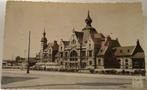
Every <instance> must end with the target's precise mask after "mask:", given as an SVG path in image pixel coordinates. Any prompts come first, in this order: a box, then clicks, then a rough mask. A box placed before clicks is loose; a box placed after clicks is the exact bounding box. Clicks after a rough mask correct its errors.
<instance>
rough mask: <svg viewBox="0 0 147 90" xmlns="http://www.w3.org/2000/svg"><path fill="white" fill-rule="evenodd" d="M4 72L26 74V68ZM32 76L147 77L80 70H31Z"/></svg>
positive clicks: (5, 70) (143, 77)
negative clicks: (83, 71)
mask: <svg viewBox="0 0 147 90" xmlns="http://www.w3.org/2000/svg"><path fill="white" fill-rule="evenodd" d="M3 72H7V73H10V72H11V73H13V72H15V73H18V74H24V73H26V70H20V69H3ZM29 75H30V76H32V75H45V76H46V75H62V76H76V77H97V78H115V79H133V78H136V77H141V78H142V79H145V76H131V75H110V74H107V75H106V74H105V75H104V74H91V73H78V72H55V71H35V70H30V73H29Z"/></svg>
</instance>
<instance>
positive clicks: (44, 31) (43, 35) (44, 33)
mask: <svg viewBox="0 0 147 90" xmlns="http://www.w3.org/2000/svg"><path fill="white" fill-rule="evenodd" d="M45 35H46V33H45V28H44V32H43V36H44V37H45Z"/></svg>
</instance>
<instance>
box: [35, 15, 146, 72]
mask: <svg viewBox="0 0 147 90" xmlns="http://www.w3.org/2000/svg"><path fill="white" fill-rule="evenodd" d="M85 23H86V26H85V27H84V28H83V29H82V30H81V31H80V32H79V31H76V30H74V29H73V30H72V35H71V38H70V39H69V41H65V40H63V39H61V40H60V42H58V43H57V41H54V42H53V43H48V40H47V38H46V33H45V31H44V32H43V37H42V39H41V47H42V48H41V50H40V52H39V54H38V55H37V57H38V58H39V62H55V63H58V64H59V65H60V66H61V68H62V69H75V70H78V69H90V70H91V69H95V70H104V69H118V70H128V71H132V70H135V69H139V70H142V69H143V70H145V56H144V50H143V49H142V47H141V45H140V43H139V40H136V45H133V46H121V45H120V43H119V40H118V39H117V38H116V39H112V38H111V37H110V36H105V35H103V34H102V33H99V32H97V30H96V29H95V28H94V27H93V26H92V25H91V23H92V19H91V17H90V14H89V12H88V15H87V17H86V19H85Z"/></svg>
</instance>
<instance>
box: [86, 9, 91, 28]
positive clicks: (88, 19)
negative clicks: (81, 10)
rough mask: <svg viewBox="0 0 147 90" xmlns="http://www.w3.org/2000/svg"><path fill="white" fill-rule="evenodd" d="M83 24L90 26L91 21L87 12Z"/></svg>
mask: <svg viewBox="0 0 147 90" xmlns="http://www.w3.org/2000/svg"><path fill="white" fill-rule="evenodd" d="M85 23H86V25H87V26H91V23H92V19H91V17H90V12H89V10H88V15H87V18H86V19H85Z"/></svg>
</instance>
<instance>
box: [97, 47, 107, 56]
mask: <svg viewBox="0 0 147 90" xmlns="http://www.w3.org/2000/svg"><path fill="white" fill-rule="evenodd" d="M107 50H108V46H103V47H101V48H100V50H99V52H98V56H101V55H105V53H106V51H107Z"/></svg>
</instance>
